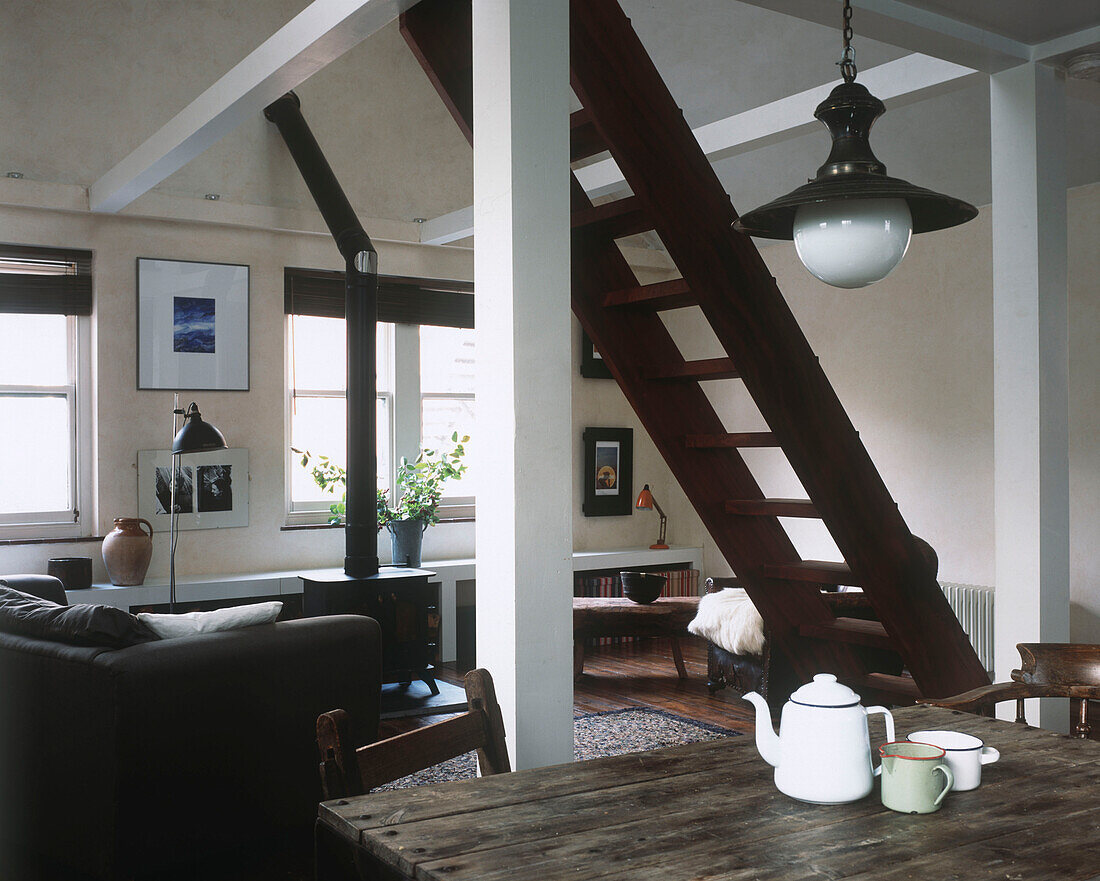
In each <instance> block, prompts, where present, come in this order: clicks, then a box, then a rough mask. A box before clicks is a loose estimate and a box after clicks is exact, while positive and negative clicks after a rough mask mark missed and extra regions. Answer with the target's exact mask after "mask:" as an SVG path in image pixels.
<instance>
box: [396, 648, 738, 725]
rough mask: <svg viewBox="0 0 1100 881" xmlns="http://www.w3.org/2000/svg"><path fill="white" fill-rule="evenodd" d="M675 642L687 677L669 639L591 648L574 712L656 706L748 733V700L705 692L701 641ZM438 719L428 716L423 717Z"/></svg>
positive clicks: (446, 674)
mask: <svg viewBox="0 0 1100 881" xmlns="http://www.w3.org/2000/svg"><path fill="white" fill-rule="evenodd" d="M680 645H681V648H682V650H683V654H684V665H685V667H686V668H687V673H688V679H687V680H686V681H681V680H680V679H679V678H678V677H677V675H676V665H675V663H674V662H673V660H672V648H671V641H670V640H667V639H661V638H657V637H654V638H651V639H640V640H636V641H634V642H631V643H626V644H624V645H618V646H604V647H600V648H594V649H591V650H590V651H589V652H588V653H586V655H585V662H584V675H582V676H581V678H580V679H579V680H578V681H577V682H576V683H574V686H573V711H574V712H575V713H577V714H581V713H602V712H606V711H607V710H621V709H625V708H627V707H656V708H657V709H661V710H665V711H666V712H669V713H675V714H676V715H677V716H683V717H685V718H687V719H695V720H697V721H700V722H707V723H710V724H712V725H718V726H721V727H723V728H730V729H732V730H734V731H742V732H750V731H751V730H752V726H753V721H754V719H755V715H754V712H753V708H752V705H751V704H749V703H746V702H745V701H743V700H741V699H740V697H738V696H737V694H736V693H735V692H733V691H731V690H730V689H724V690H722V691H719V692H718V693H717V694H715V695H713V696H711V695H710V694H709V693H708V692H707V652H706V648H705V645H706V644H705V643H704V642H703V641H702V640H701V639H699V638H697V637H694V636H688V637H683V638H682V639H681V640H680ZM440 678H442V679H445V680H446V681H448V682H454V683H460V682H461V677H460V676H458V675H457V674H456V673H455V672H454V671H453V670H450V669H447V668H443V669H442V670H441V671H440ZM438 719H439V717H429V718H426V719H425V720H423V722H426V723H430V722H436V721H438ZM422 724H423V723H422ZM409 727H415V724H414V725H409V724H404V725H403V726H402V728H400V729H398V728H396V727H391V728H390V730H389V731H388V732H385V733H389V734H395V733H397V732H398V730H407V729H408V728H409Z"/></svg>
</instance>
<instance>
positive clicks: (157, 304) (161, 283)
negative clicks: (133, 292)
mask: <svg viewBox="0 0 1100 881" xmlns="http://www.w3.org/2000/svg"><path fill="white" fill-rule="evenodd" d="M137 292H138V295H137V301H138V302H137V309H138V365H137V367H138V373H137V375H138V380H137V387H138V388H139V389H167V390H171V391H177V390H179V391H182V390H184V389H186V390H189V391H190V390H204V389H215V390H218V391H248V267H247V266H238V265H237V264H234V263H196V262H192V261H188V260H150V259H148V258H145V257H139V258H138V261H137Z"/></svg>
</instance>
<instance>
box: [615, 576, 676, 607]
mask: <svg viewBox="0 0 1100 881" xmlns="http://www.w3.org/2000/svg"><path fill="white" fill-rule="evenodd" d="M619 577H620V578H621V579H622V580H623V596H625V597H626V598H627V599H630V600H634V602H636V603H642V604H643V605H646V604H648V603H652V602H653V601H654V600H655V599H657V597H659V596H660V595H661V591H662V590H664V587H665V582H666V581H668V578H667V577H666V576H664V575H654V574H653V573H652V572H620V573H619Z"/></svg>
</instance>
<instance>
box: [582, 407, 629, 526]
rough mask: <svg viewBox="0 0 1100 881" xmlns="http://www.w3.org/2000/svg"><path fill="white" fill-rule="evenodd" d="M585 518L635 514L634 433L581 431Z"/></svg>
mask: <svg viewBox="0 0 1100 881" xmlns="http://www.w3.org/2000/svg"><path fill="white" fill-rule="evenodd" d="M583 437H584V504H583V505H582V506H581V510H582V511H583V512H584V516H585V517H612V516H616V515H622V514H633V513H634V431H633V430H632V429H629V428H586V429H585V430H584V436H583Z"/></svg>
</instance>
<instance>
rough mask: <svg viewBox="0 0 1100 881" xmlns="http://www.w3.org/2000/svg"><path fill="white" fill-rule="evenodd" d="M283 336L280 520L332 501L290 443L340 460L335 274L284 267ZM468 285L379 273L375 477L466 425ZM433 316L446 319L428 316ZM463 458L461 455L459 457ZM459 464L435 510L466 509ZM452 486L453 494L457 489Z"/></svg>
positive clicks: (314, 518)
mask: <svg viewBox="0 0 1100 881" xmlns="http://www.w3.org/2000/svg"><path fill="white" fill-rule="evenodd" d="M285 281H286V294H285V311H286V312H287V315H288V319H287V328H288V331H287V341H288V343H287V345H288V364H289V369H288V383H287V386H288V413H289V426H290V428H289V435H290V443H289V444H288V452H287V476H288V479H287V487H288V522H290V523H292V524H293V523H323V522H325V521H326V520H327V519H328V510H329V505H331V504H332V502H333V501H334V497H333V495H332V494H330V493H325V492H324V491H323V490H321V489H320V488H319V487H318V486H317V485H316V484H315V483H314V481H313V479H312V477H311V476H310V474H309V471H308V470H307V469H304V468H302V467H301V457H300V456H298V455H295V454H294V453H293V452H291V450H290V448H291V447H293V448H296V449H302V450H309V451H310V452H312V453H314V454H316V455H326V456H328V457H329V458H330V459H332V460H333V461H334V462H336V463H337V464H339V465H341V466H343V465H346V462H347V451H346V446H347V441H346V432H347V427H346V426H347V423H346V399H345V368H346V363H347V353H346V336H345V334H346V328H345V323H344V320H343V317H342V316H343V314H344V274H343V273H338V272H325V271H319V270H304V269H287V270H286V271H285ZM472 289H473V286H472V285H470V284H469V283H467V282H448V281H440V280H437V279H412V278H397V277H392V276H380V277H379V291H378V301H379V302H378V313H379V324H378V340H377V352H378V358H377V363H376V371H377V377H378V394H377V407H378V410H377V414H378V486H379V487H380V488H383V489H387V488H392V487H393V485H394V482H395V478H396V468H397V464H398V463H399V462H400V460H401V457H402V456H407V457H408V458H410V459H411V458H414V457H415V456H416V454H417V451H418V449H419V447H420V446H426V447H428V448H436V447H440V446H442V447H443V448H449V445H450V443H451V441H450V438H451V435H452V433H454V432H455V431H457V432H458V433H459V434H460V435H464V434H470V435H473V399H474V394H473V367H474V358H473V352H474V348H473V339H474V338H473V331H472V329H469V328H470V327H471V326H472V324H473V298H472V294H471V292H472ZM432 322H439V323H440V324H442V325H447V326H435V325H434V324H432ZM467 464H468V462H467ZM471 476H472V475H471V473H470V472H469V471H467V473H466V475H465V476H464V477H463V479H462V481H461V483H460V484H454V485H453V489H454V491H455V492H456V497H455V498H448V499H446V500H445V503H444V506H441V508H440V512H439V513H440V515H441V516H443V517H459V516H472V515H473V501H474V499H473V496H474V492H473V482H472V480H471ZM459 494H460V495H459Z"/></svg>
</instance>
